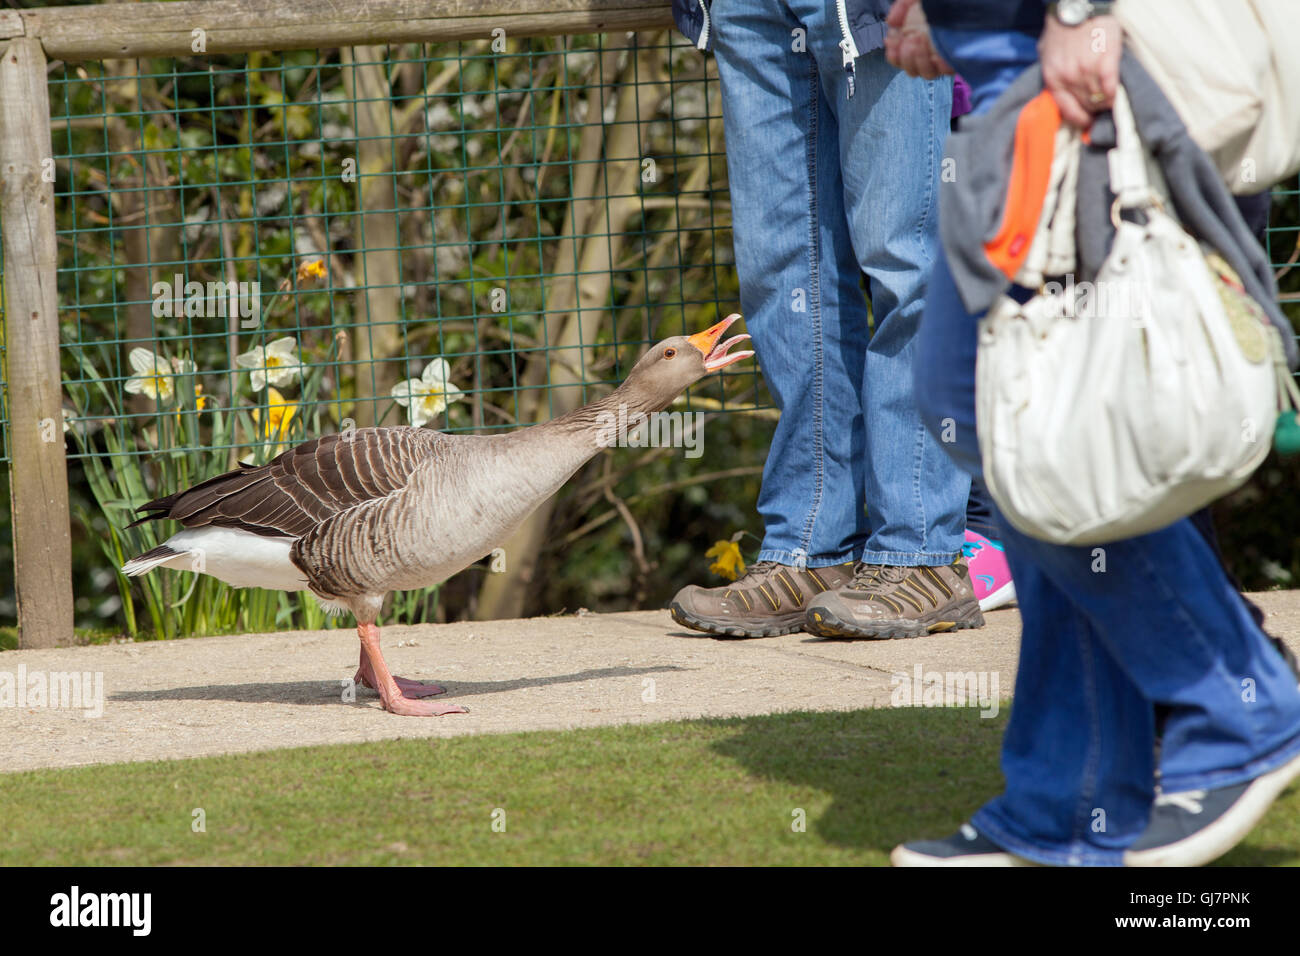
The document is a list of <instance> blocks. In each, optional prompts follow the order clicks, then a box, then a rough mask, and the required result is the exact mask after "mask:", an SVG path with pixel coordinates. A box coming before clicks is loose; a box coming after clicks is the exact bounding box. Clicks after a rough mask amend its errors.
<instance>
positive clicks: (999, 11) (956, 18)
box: [921, 0, 1048, 36]
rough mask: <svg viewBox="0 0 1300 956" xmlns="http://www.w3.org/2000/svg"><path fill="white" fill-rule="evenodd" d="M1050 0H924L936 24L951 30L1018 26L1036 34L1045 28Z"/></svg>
mask: <svg viewBox="0 0 1300 956" xmlns="http://www.w3.org/2000/svg"><path fill="white" fill-rule="evenodd" d="M1047 3H1048V0H921V7H922V9H924V10H925V18H926V20H928V21H929V22H930V26H932V27H943V28H946V29H949V30H1015V31H1017V32H1020V33H1028V34H1031V35H1033V36H1038V34H1039V33H1040V32H1041V31H1042V29H1043V17H1044V15H1045V13H1046V8H1047Z"/></svg>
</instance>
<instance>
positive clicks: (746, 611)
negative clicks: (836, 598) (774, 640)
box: [669, 561, 853, 637]
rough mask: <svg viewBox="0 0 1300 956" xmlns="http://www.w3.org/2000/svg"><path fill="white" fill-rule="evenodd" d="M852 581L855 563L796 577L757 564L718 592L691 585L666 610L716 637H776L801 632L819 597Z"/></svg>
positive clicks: (787, 569)
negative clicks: (813, 600)
mask: <svg viewBox="0 0 1300 956" xmlns="http://www.w3.org/2000/svg"><path fill="white" fill-rule="evenodd" d="M851 580H853V562H852V561H850V562H848V563H847V564H836V565H832V566H831V567H828V568H805V569H804V570H802V571H800V570H799V569H797V568H793V567H791V566H789V565H787V564H777V563H776V562H775V561H760V562H759V563H758V564H755V565H754V566H753V567H751V568H750V569H749V571H748V572H747V573H746V574H745V576H744V577H742V578H741V579H740V580H738V581H735V582H733V583H732V584H727V585H724V586H722V587H719V588H702V587H700V586H699V585H697V584H691V585H688V586H687V587H684V588H682V589H681V590H680V591H678V592H677V596H676V597H674V598H673V601H672V604H670V605H669V610H671V611H672V615H673V620H674V621H676V622H677V623H678V624H681V625H682V626H683V627H689V628H693V629H695V630H697V631H707V632H708V633H710V634H717V635H718V636H719V637H775V636H777V635H778V634H792V633H793V632H795V631H801V630H803V628H804V611H805V610H806V609H807V607H808V602H809V601H810V600H812V599H813V598H814V597H816V596H817V595H819V594H823V593H826V594H828V593H830V592H831V591H833V590H834V589H835V588H838V587H843V586H844V585H846V584H848V583H849V582H850V581H851Z"/></svg>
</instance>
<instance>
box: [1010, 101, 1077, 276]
mask: <svg viewBox="0 0 1300 956" xmlns="http://www.w3.org/2000/svg"><path fill="white" fill-rule="evenodd" d="M1080 142H1081V140H1080V136H1079V132H1078V130H1076V129H1074V128H1073V127H1070V126H1066V125H1062V126H1061V127H1060V129H1058V130H1057V131H1056V139H1055V141H1054V142H1053V146H1052V149H1053V152H1052V171H1051V175H1050V177H1049V179H1048V184H1047V192H1046V193H1045V194H1044V195H1043V210H1042V213H1041V214H1040V215H1039V217H1038V228H1037V229H1036V230H1035V232H1034V239H1033V242H1032V243H1031V244H1030V246H1029V253H1028V254H1027V255H1026V256H1025V261H1024V263H1023V264H1022V265H1021V267H1020V271H1019V272H1017V273H1016V284H1017V285H1020V286H1023V287H1024V288H1026V289H1037V288H1039V287H1040V286H1042V284H1043V277H1044V276H1049V275H1064V274H1065V273H1067V272H1071V271H1073V269H1074V266H1075V261H1076V258H1077V253H1076V249H1075V238H1074V226H1075V207H1076V206H1077V204H1078V192H1079V190H1078V186H1079V153H1080Z"/></svg>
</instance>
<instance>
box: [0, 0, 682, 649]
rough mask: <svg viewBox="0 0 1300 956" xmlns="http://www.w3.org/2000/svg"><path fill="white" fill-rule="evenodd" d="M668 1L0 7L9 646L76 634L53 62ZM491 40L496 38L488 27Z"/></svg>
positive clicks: (271, 1)
mask: <svg viewBox="0 0 1300 956" xmlns="http://www.w3.org/2000/svg"><path fill="white" fill-rule="evenodd" d="M671 22H672V18H671V15H670V8H669V5H668V2H667V0H351V2H347V3H340V2H337V0H293V2H291V3H289V2H286V0H211V2H195V0H187V2H181V3H111V4H102V5H99V6H84V7H47V8H44V9H36V10H4V11H0V227H2V228H0V231H2V232H3V235H2V236H0V241H3V244H4V297H5V302H4V305H5V308H4V315H5V346H6V356H7V360H6V369H5V372H6V375H5V380H6V382H7V383H8V387H9V433H10V467H11V469H12V480H11V483H10V488H11V500H12V507H13V528H14V567H15V588H16V591H17V595H18V623H19V641H20V644H21V646H23V647H54V646H58V645H63V644H70V643H72V640H73V631H72V626H73V594H72V546H71V537H70V532H69V524H70V516H69V513H68V477H67V461H66V457H65V451H64V444H63V429H62V421H63V419H62V385H61V375H60V372H59V322H58V298H57V292H56V275H57V268H58V264H57V260H56V250H55V221H54V184H53V182H52V181H49V177H47V176H44V175H43V173H44V171H45V170H46V169H47V168H48V167H49V165H50V163H49V160H50V159H51V157H52V156H53V149H52V147H51V142H50V110H49V96H48V90H47V87H46V80H45V77H46V65H47V62H48V61H50V60H93V59H109V58H131V57H146V56H194V55H202V54H219V53H246V52H250V51H254V50H266V51H276V50H301V49H317V48H334V47H347V46H363V45H367V44H380V43H433V42H446V41H452V40H469V39H485V38H489V37H493V36H494V33H493V31H494V30H503V31H505V36H506V37H511V36H518V37H525V36H553V35H559V34H568V33H609V32H618V31H624V30H649V29H662V28H664V27H667V26H669V25H670V24H671ZM495 36H500V34H495Z"/></svg>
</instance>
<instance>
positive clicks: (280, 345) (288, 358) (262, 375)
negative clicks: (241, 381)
mask: <svg viewBox="0 0 1300 956" xmlns="http://www.w3.org/2000/svg"><path fill="white" fill-rule="evenodd" d="M235 364H236V365H237V366H239V367H240V368H246V369H250V370H251V374H252V379H253V391H255V392H260V391H261V390H262V389H264V388H266V386H267V384H268V383H269V384H271V385H275V386H277V387H278V386H281V385H292V384H293V383H294V382H296V381H297V380H298V379H300V378H302V364H301V363H300V362H299V360H298V340H297V339H295V338H294V337H293V336H292V335H286V336H285V337H284V338H282V339H276V340H275V341H274V342H272V343H271V344H270V345H265V346H263V345H259V346H258V347H257V348H255V349H252V350H251V351H248V352H245V353H244V354H243V355H237V356H235Z"/></svg>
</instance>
